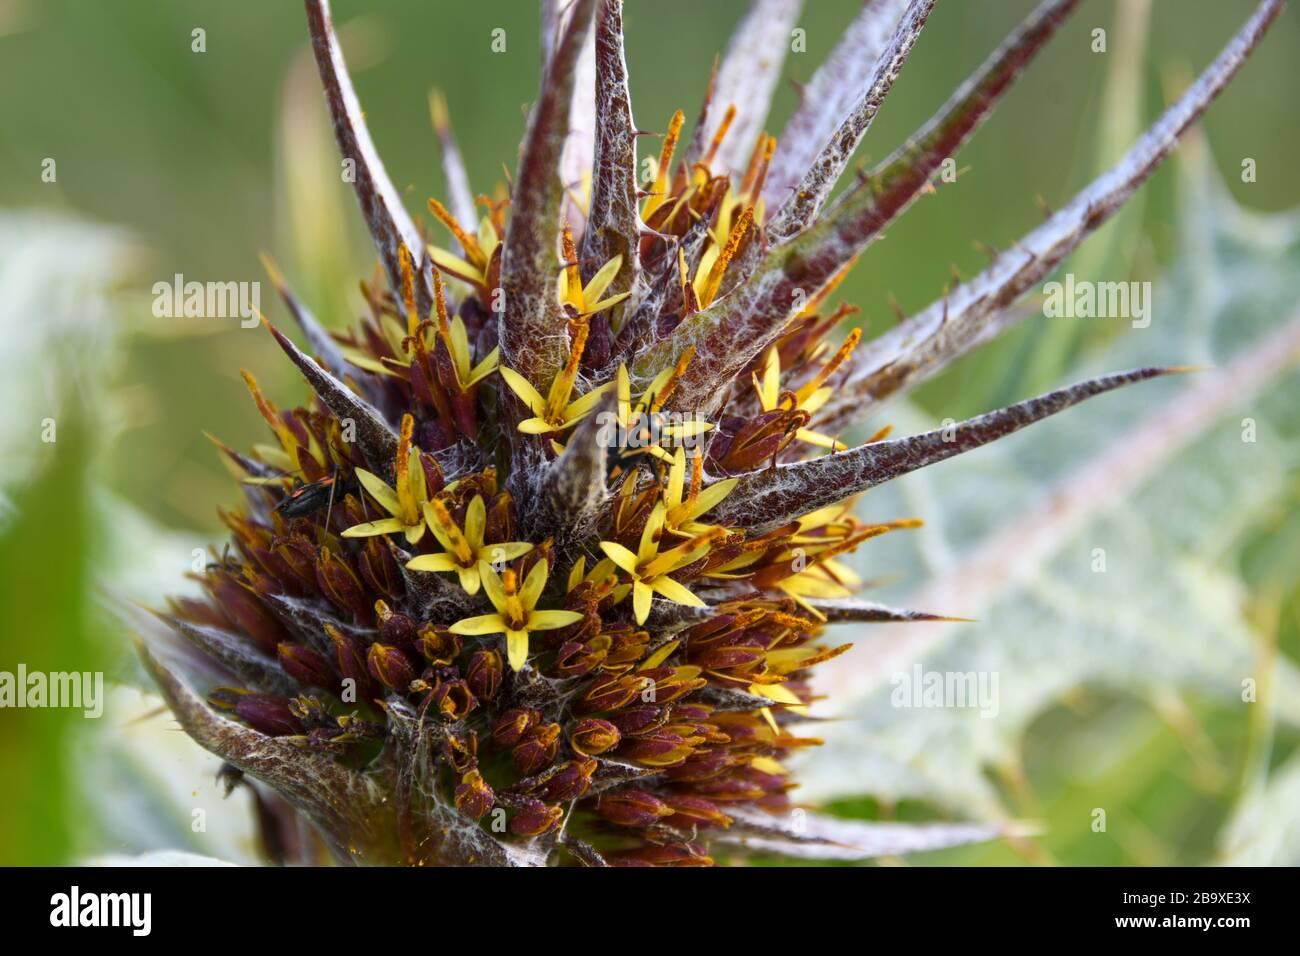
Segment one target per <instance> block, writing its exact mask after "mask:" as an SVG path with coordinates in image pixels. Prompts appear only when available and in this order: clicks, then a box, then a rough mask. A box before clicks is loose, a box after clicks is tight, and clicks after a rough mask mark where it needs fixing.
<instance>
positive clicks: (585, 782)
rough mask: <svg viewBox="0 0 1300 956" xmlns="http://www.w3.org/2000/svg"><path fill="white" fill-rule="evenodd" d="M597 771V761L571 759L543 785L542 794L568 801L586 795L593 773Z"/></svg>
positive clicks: (547, 797) (548, 798)
mask: <svg viewBox="0 0 1300 956" xmlns="http://www.w3.org/2000/svg"><path fill="white" fill-rule="evenodd" d="M595 772H596V761H595V760H591V759H587V760H570V761H569V762H568V763H566V764H564V765H563V766H562V767H561V768H560V770H559V771H558V772H557V773H556V774H555V775H554V776H553V777H551V778H550V779H549V780H547V781H546V783H545V784H544V785H543V786H542V795H543V796H544V797H545V798H546V799H547V800H557V801H559V802H561V803H567V802H568V801H570V800H578V799H581V798H582V797H583V796H585V795H586V793H587V790H588V788H589V787H590V786H591V775H592V774H593V773H595Z"/></svg>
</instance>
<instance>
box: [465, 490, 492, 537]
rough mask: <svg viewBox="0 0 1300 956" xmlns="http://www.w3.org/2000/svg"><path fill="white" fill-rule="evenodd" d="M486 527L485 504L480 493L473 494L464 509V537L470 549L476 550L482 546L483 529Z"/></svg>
mask: <svg viewBox="0 0 1300 956" xmlns="http://www.w3.org/2000/svg"><path fill="white" fill-rule="evenodd" d="M486 527H487V505H485V504H484V503H483V496H482V495H475V496H474V500H473V501H471V502H470V503H469V507H468V508H466V509H465V537H466V538H467V539H468V540H469V546H470V550H472V551H478V549H479V548H481V547H483V530H484V529H485V528H486Z"/></svg>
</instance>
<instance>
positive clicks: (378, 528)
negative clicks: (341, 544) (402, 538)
mask: <svg viewBox="0 0 1300 956" xmlns="http://www.w3.org/2000/svg"><path fill="white" fill-rule="evenodd" d="M405 529H406V526H405V525H403V524H402V522H400V521H398V520H397V519H396V518H381V519H380V520H378V521H367V522H365V523H364V524H354V525H353V526H352V527H351V528H348V530H346V531H344V532H343V537H345V538H373V537H374V536H375V535H378V534H392V533H393V532H395V531H404V530H405Z"/></svg>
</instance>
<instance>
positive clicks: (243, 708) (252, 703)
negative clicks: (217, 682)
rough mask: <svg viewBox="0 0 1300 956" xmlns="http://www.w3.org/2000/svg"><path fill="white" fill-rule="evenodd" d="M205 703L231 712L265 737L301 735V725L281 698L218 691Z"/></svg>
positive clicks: (223, 689) (224, 690) (213, 692)
mask: <svg viewBox="0 0 1300 956" xmlns="http://www.w3.org/2000/svg"><path fill="white" fill-rule="evenodd" d="M208 700H209V701H211V703H212V705H213V706H214V707H217V708H220V709H221V710H226V711H231V712H233V713H234V714H235V716H236V717H238V718H240V719H241V720H243V721H244V722H245V723H246V724H248V725H249V726H250V727H252V728H253V729H254V730H258V731H261V732H262V733H264V734H267V735H268V736H271V737H291V736H294V735H297V734H301V733H302V732H303V726H302V722H301V721H300V720H298V718H297V717H295V716H294V715H293V712H292V711H291V710H290V709H289V702H288V701H287V700H284V699H283V698H280V697H272V696H271V695H270V694H256V693H253V692H251V691H245V690H235V689H232V688H229V687H218V688H217V689H215V690H214V691H212V693H211V694H209V695H208Z"/></svg>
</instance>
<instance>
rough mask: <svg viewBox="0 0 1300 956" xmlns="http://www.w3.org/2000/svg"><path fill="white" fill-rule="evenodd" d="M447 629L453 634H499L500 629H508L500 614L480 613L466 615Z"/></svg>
mask: <svg viewBox="0 0 1300 956" xmlns="http://www.w3.org/2000/svg"><path fill="white" fill-rule="evenodd" d="M448 630H449V631H451V632H452V633H453V634H467V635H479V634H500V633H501V632H502V631H508V630H509V627H507V626H506V622H505V621H503V620H502V619H501V615H500V614H480V615H479V616H478V617H467V618H465V619H464V620H463V621H457V622H456V623H455V624H453V625H452V626H451V627H449V628H448Z"/></svg>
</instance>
